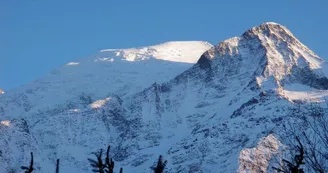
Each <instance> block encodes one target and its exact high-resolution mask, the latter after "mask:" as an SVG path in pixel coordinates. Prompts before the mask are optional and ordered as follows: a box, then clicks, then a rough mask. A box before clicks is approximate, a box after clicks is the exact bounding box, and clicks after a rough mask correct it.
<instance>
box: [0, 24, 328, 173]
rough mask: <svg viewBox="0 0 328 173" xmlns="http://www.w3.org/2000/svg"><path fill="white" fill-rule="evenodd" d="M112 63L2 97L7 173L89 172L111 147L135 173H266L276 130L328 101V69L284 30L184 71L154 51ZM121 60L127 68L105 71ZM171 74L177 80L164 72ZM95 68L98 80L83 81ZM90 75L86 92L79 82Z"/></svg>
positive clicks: (262, 33) (271, 30)
mask: <svg viewBox="0 0 328 173" xmlns="http://www.w3.org/2000/svg"><path fill="white" fill-rule="evenodd" d="M113 51H114V52H113ZM131 51H132V54H133V55H131ZM161 51H162V50H161ZM161 51H158V52H161ZM164 52H165V51H164ZM103 53H108V55H106V56H104V57H98V58H96V59H94V58H93V59H87V60H85V61H81V62H75V63H70V64H69V65H68V67H67V66H66V67H64V68H63V69H60V70H58V71H55V73H53V74H52V75H50V77H49V78H47V79H42V80H39V81H37V82H36V83H33V84H31V85H27V86H25V87H23V88H20V89H17V91H15V92H13V93H12V94H10V93H8V94H7V93H6V97H0V115H1V116H0V118H1V119H0V120H1V123H0V130H1V133H0V138H1V139H4V140H1V141H0V146H1V148H5V149H6V152H5V153H4V156H3V157H0V159H1V162H0V172H3V171H6V170H9V169H12V168H14V169H18V166H17V165H19V164H20V163H21V162H22V161H24V162H28V157H29V152H30V151H33V152H34V153H35V156H38V157H36V160H35V162H37V163H38V164H39V165H40V167H38V168H37V169H38V171H39V172H45V170H48V167H49V165H51V166H53V165H54V163H55V160H56V159H57V158H60V159H61V163H65V164H63V166H61V170H62V171H63V172H90V167H89V166H88V162H87V158H88V157H89V156H90V153H91V152H94V151H95V150H97V149H100V148H105V147H106V146H107V144H111V146H112V148H113V158H114V160H116V161H117V162H116V163H117V167H120V166H123V167H124V169H125V171H126V172H149V167H150V166H152V165H153V164H154V161H155V160H156V159H157V158H158V156H159V155H160V154H161V155H164V157H165V159H167V160H168V165H167V171H168V172H198V173H217V172H236V171H239V172H252V171H254V170H255V169H258V170H261V171H264V172H265V171H267V168H268V167H270V166H269V164H270V163H269V160H270V158H271V156H273V155H274V154H275V153H276V152H277V151H278V149H279V147H280V142H279V141H278V139H279V134H278V133H276V131H275V129H277V127H279V125H280V124H281V123H282V122H284V121H285V119H286V118H287V116H288V112H289V110H290V109H293V108H294V106H295V105H294V104H293V103H294V102H295V101H297V100H303V99H305V100H306V99H313V98H315V99H318V100H320V99H321V100H322V99H323V97H324V96H328V91H327V77H326V76H325V71H323V70H324V69H323V64H324V61H323V60H322V59H321V58H320V57H318V56H317V55H315V54H314V53H313V52H312V51H310V50H309V49H308V48H307V47H305V46H304V45H303V44H302V43H300V42H299V41H298V40H297V39H296V38H295V37H294V36H293V35H292V34H291V32H290V31H289V30H288V29H286V28H285V27H284V26H281V25H279V24H275V23H265V24H262V25H260V26H258V27H254V28H252V29H250V30H248V31H246V32H245V33H244V34H243V35H242V36H241V37H234V38H231V39H228V40H225V41H223V42H221V43H219V44H217V45H216V46H214V47H211V48H209V50H208V51H206V52H205V53H203V54H202V55H201V54H199V57H200V58H199V60H198V62H197V63H196V64H194V65H193V66H191V67H190V68H189V66H188V68H185V69H183V70H181V69H180V70H181V71H179V70H177V69H179V68H178V67H180V66H179V65H181V64H179V63H178V64H176V63H175V64H174V65H172V64H171V65H172V66H171V65H170V62H166V61H164V62H163V61H162V60H161V61H160V63H158V61H157V60H156V58H155V59H152V58H147V56H148V55H149V54H152V55H155V53H154V52H153V51H150V50H149V49H145V50H143V49H140V50H139V49H138V50H135V49H133V50H129V51H117V50H106V51H104V52H103ZM146 55H147V56H146ZM160 55H161V56H162V55H163V53H162V52H161V53H160ZM174 55H175V54H174ZM120 56H122V57H124V58H125V59H126V60H122V61H119V63H117V64H111V65H108V64H97V63H99V62H106V63H112V62H116V61H118V59H116V58H117V57H120ZM156 56H157V55H156ZM115 57H116V58H115ZM104 58H105V59H104ZM111 58H113V59H114V61H111ZM124 58H123V59H124ZM94 60H97V61H94ZM132 60H135V61H132ZM90 61H91V62H92V63H89V64H88V63H87V62H90ZM154 62H155V63H154ZM94 63H95V64H96V65H95V64H94ZM83 64H85V65H83ZM163 64H166V65H168V67H169V68H171V69H176V71H170V70H168V71H167V70H166V71H161V69H162V68H160V67H161V66H162V65H163ZM126 65H127V66H126ZM149 65H154V67H153V68H149ZM176 65H177V66H176ZM90 66H91V67H92V71H94V72H91V71H88V72H87V73H86V72H84V71H83V69H85V68H88V67H90ZM82 67H83V68H82ZM94 67H97V68H94ZM98 67H99V69H98ZM100 67H102V68H100ZM134 67H136V68H134ZM181 67H182V66H181ZM183 67H185V66H183ZM67 68H69V69H67ZM74 68H77V69H80V70H78V71H75V70H74ZM139 68H142V70H144V69H150V71H151V70H159V71H156V73H150V71H146V72H144V71H142V70H141V71H139V70H140V69H139ZM113 69H114V70H116V73H115V75H118V77H117V76H115V75H112V74H111V72H110V71H111V70H113ZM131 69H133V70H132V71H131ZM169 71H170V72H169ZM157 72H158V73H157ZM171 72H172V73H171ZM59 74H61V75H60V76H66V75H67V76H70V77H68V78H64V80H62V78H56V77H54V76H53V75H55V76H56V75H59ZM95 74H97V75H95ZM148 74H149V75H150V76H152V77H151V78H147V79H149V80H141V81H139V80H136V79H146V77H142V76H143V75H144V76H147V75H148ZM162 74H163V75H162ZM81 75H82V76H83V77H82V79H85V82H84V81H83V82H80V83H79V86H76V85H75V83H72V82H71V80H73V79H76V78H78V77H79V76H81ZM135 75H137V76H135ZM73 77H74V78H73ZM108 77H111V78H110V80H109V79H108ZM157 78H158V79H157ZM55 79H56V80H55ZM59 79H60V80H59ZM105 79H106V80H105ZM107 79H108V80H107ZM52 80H54V81H52ZM57 80H59V81H60V84H61V86H57V85H55V84H56V82H58V81H57ZM90 80H92V81H94V82H93V83H92V82H91V83H89V82H86V81H90ZM103 80H105V81H106V82H103ZM109 81H110V82H109ZM73 84H74V85H73ZM114 84H115V85H114ZM116 84H117V85H116ZM66 85H67V86H68V87H67V88H66V89H67V90H66V89H62V88H63V87H64V86H66ZM135 86H136V87H135ZM134 87H135V88H134ZM58 88H61V89H62V90H61V91H64V92H61V93H54V92H53V91H58ZM64 88H65V87H64ZM136 88H137V89H136ZM62 95H65V97H59V96H62ZM300 96H305V97H302V98H301V97H300ZM13 122H20V123H13ZM24 122H25V123H24ZM24 124H26V125H24ZM23 127H24V128H23ZM22 129H25V130H22ZM26 129H27V130H26ZM270 134H272V135H270ZM260 139H262V140H260ZM259 141H260V142H259ZM281 142H282V143H283V142H284V141H281ZM268 145H272V146H273V148H268ZM21 148H23V149H21ZM262 158H265V159H263V160H261V161H259V160H260V159H262ZM19 166H21V165H19Z"/></svg>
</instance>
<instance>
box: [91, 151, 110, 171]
mask: <svg viewBox="0 0 328 173" xmlns="http://www.w3.org/2000/svg"><path fill="white" fill-rule="evenodd" d="M102 153H103V149H100V150H99V152H95V153H93V154H94V155H95V156H96V157H97V160H93V159H91V158H88V160H89V162H90V165H91V167H92V168H93V169H92V172H99V173H104V169H105V167H106V165H105V164H103V161H102Z"/></svg>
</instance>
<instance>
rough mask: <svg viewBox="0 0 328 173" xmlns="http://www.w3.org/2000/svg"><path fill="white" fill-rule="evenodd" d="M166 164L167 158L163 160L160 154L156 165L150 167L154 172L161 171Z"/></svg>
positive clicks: (158, 172)
mask: <svg viewBox="0 0 328 173" xmlns="http://www.w3.org/2000/svg"><path fill="white" fill-rule="evenodd" d="M166 164H167V160H164V161H163V157H162V155H160V156H159V158H158V161H157V165H156V167H153V168H152V169H153V171H154V173H163V172H164V169H165V166H166Z"/></svg>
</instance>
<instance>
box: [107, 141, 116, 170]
mask: <svg viewBox="0 0 328 173" xmlns="http://www.w3.org/2000/svg"><path fill="white" fill-rule="evenodd" d="M109 151H110V145H108V147H107V153H106V168H107V169H105V171H106V173H113V172H114V171H113V170H114V166H115V163H114V161H113V159H109Z"/></svg>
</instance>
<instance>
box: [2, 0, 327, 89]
mask: <svg viewBox="0 0 328 173" xmlns="http://www.w3.org/2000/svg"><path fill="white" fill-rule="evenodd" d="M327 9H328V1H327V0H311V1H309V0H272V1H269V0H224V1H221V0H0V88H3V89H4V90H8V89H12V88H15V87H18V86H20V85H22V84H24V83H27V82H31V81H32V80H35V79H37V78H39V77H42V76H44V75H46V74H47V73H49V72H50V71H52V70H53V69H55V68H57V67H59V66H60V65H62V64H64V63H67V62H70V61H73V60H74V59H78V58H83V57H87V56H89V55H91V54H94V53H96V52H97V51H99V50H101V49H105V48H129V47H139V46H148V45H153V44H158V43H162V42H165V41H174V40H177V41H180V40H204V41H208V42H210V43H212V44H216V43H218V42H219V41H222V40H224V39H227V38H230V37H233V36H239V35H241V34H242V33H243V32H244V31H245V30H247V29H249V28H251V27H253V26H257V25H260V24H261V23H264V22H267V21H273V22H277V23H280V24H283V25H285V26H287V27H288V28H289V29H290V30H291V31H292V32H293V33H294V35H295V36H296V37H298V38H299V39H300V40H301V41H302V42H303V43H304V44H305V45H307V46H308V47H309V48H310V49H312V50H313V51H314V52H316V53H317V54H318V55H319V56H321V57H322V58H324V59H327V57H328V49H327V40H328V17H327V16H328V10H327Z"/></svg>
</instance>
